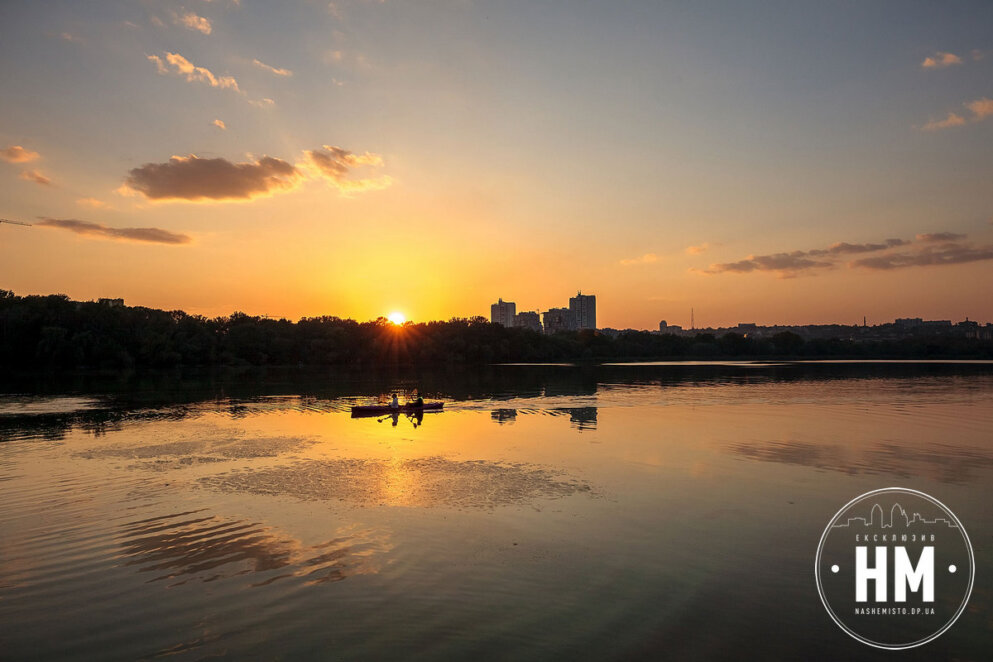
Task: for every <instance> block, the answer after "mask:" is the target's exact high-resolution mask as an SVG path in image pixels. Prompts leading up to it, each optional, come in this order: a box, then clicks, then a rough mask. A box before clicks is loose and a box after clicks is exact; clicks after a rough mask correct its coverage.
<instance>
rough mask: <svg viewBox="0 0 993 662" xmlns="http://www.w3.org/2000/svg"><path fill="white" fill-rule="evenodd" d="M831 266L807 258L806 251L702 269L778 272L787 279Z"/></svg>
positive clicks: (761, 257) (711, 270)
mask: <svg viewBox="0 0 993 662" xmlns="http://www.w3.org/2000/svg"><path fill="white" fill-rule="evenodd" d="M833 266H834V263H833V262H827V261H824V260H812V259H811V258H810V257H808V253H807V252H806V251H793V252H792V253H773V254H771V255H749V256H748V257H747V258H745V259H744V260H738V261H737V262H724V263H721V264H712V265H710V267H709V268H708V269H704V273H708V274H719V273H727V272H734V273H749V272H751V271H772V272H778V273H779V275H780V276H782V277H789V276H794V275H796V274H797V273H798V272H800V271H806V270H809V269H825V268H830V267H833Z"/></svg>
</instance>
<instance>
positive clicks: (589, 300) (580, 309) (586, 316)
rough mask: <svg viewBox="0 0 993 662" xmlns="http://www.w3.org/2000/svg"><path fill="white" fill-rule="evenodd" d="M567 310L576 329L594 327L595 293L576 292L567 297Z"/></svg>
mask: <svg viewBox="0 0 993 662" xmlns="http://www.w3.org/2000/svg"><path fill="white" fill-rule="evenodd" d="M569 310H571V311H572V315H573V317H574V318H575V323H576V328H577V329H579V330H583V329H596V295H594V294H583V293H582V292H577V293H576V296H574V297H571V298H570V299H569Z"/></svg>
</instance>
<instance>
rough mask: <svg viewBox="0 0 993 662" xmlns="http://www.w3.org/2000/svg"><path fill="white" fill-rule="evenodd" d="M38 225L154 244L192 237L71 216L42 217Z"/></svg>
mask: <svg viewBox="0 0 993 662" xmlns="http://www.w3.org/2000/svg"><path fill="white" fill-rule="evenodd" d="M35 225H36V226H38V227H44V228H56V229H58V230H66V231H68V232H74V233H76V234H79V235H83V236H85V237H93V238H96V239H117V240H121V241H141V242H147V243H154V244H188V243H190V242H191V241H192V239H191V238H190V237H189V236H187V235H185V234H177V233H175V232H169V231H168V230H163V229H161V228H112V227H108V226H106V225H103V224H102V223H91V222H90V221H79V220H76V219H72V218H44V217H42V219H41V221H40V222H38V223H35Z"/></svg>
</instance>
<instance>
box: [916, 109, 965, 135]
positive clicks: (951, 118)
mask: <svg viewBox="0 0 993 662" xmlns="http://www.w3.org/2000/svg"><path fill="white" fill-rule="evenodd" d="M963 124H965V118H964V117H962V116H961V115H957V114H955V113H948V117H946V118H945V119H943V120H931V121H930V122H928V123H927V124H925V125H924V126H922V127H921V128H922V129H924V130H925V131H936V130H938V129H947V128H949V127H953V126H962V125H963Z"/></svg>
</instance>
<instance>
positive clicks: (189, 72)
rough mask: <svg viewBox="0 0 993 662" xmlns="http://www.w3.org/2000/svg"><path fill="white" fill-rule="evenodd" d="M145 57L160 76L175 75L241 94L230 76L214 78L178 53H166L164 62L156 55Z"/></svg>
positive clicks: (211, 74)
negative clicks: (153, 64)
mask: <svg viewBox="0 0 993 662" xmlns="http://www.w3.org/2000/svg"><path fill="white" fill-rule="evenodd" d="M145 57H147V58H148V60H149V61H151V62H154V63H155V66H156V68H157V69H158V71H159V73H160V74H162V75H169V74H175V75H177V76H184V77H185V78H186V80H187V81H188V82H190V83H206V84H207V85H210V86H211V87H219V88H221V89H230V90H234V91H235V92H241V89H239V87H238V81H236V80H235V79H234V78H233V77H232V76H215V75H214V74H213V73H212V72H211V71H210V70H209V69H207V68H206V67H198V66H196V65H195V64H193V63H192V62H190V61H189V60H187V59H186V58H185V57H183V56H182V55H180V54H179V53H169V52H167V53H166V54H165V59H164V60H163V58H161V57H159V56H158V55H146V56H145Z"/></svg>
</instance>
